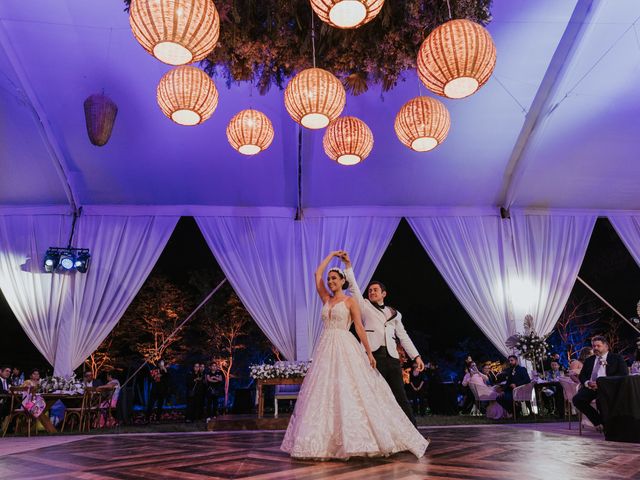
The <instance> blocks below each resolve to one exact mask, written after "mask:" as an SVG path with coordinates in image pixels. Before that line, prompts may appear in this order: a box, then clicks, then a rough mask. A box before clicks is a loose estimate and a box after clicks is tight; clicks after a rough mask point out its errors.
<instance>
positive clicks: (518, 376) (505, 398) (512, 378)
mask: <svg viewBox="0 0 640 480" xmlns="http://www.w3.org/2000/svg"><path fill="white" fill-rule="evenodd" d="M508 360H509V366H508V367H507V369H506V370H505V371H504V372H502V373H501V374H500V375H499V377H498V379H499V380H500V381H503V380H504V381H505V385H504V390H503V392H502V393H501V394H500V395H499V396H498V400H497V401H498V403H499V404H500V405H501V406H502V408H504V409H505V410H506V411H507V412H510V411H511V409H512V408H513V389H514V388H516V387H519V386H521V385H526V384H527V383H529V382H531V378H529V372H527V369H526V368H524V367H521V366H520V365H518V357H516V356H515V355H509V358H508Z"/></svg>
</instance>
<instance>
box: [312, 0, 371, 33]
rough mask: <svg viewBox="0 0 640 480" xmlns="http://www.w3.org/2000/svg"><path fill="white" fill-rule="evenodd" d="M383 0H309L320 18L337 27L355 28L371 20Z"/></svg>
mask: <svg viewBox="0 0 640 480" xmlns="http://www.w3.org/2000/svg"><path fill="white" fill-rule="evenodd" d="M382 5H384V0H311V8H313V11H314V12H316V14H317V15H318V17H320V20H322V21H323V22H325V23H328V24H329V25H331V26H332V27H337V28H357V27H359V26H360V25H364V24H365V23H368V22H370V21H371V20H373V19H374V18H375V17H376V15H378V13H380V10H381V9H382Z"/></svg>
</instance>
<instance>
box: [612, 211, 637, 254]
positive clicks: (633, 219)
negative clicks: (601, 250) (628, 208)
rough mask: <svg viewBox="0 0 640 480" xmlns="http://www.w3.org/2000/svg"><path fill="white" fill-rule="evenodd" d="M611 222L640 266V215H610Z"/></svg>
mask: <svg viewBox="0 0 640 480" xmlns="http://www.w3.org/2000/svg"><path fill="white" fill-rule="evenodd" d="M609 221H610V222H611V224H612V225H613V228H615V229H616V232H618V236H619V237H620V239H621V240H622V243H624V245H625V246H626V247H627V250H629V253H630V254H631V256H632V257H633V259H634V260H635V261H636V263H637V264H638V266H640V215H619V216H613V215H610V216H609Z"/></svg>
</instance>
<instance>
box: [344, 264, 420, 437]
mask: <svg viewBox="0 0 640 480" xmlns="http://www.w3.org/2000/svg"><path fill="white" fill-rule="evenodd" d="M340 258H342V261H343V262H344V265H345V271H344V273H345V277H346V279H347V281H348V282H349V291H350V292H351V295H353V298H355V299H356V300H357V301H358V304H359V305H360V310H361V312H360V313H361V315H362V323H363V324H364V328H365V330H366V331H367V337H368V339H369V345H370V346H371V350H372V352H373V356H374V358H375V359H376V364H377V368H378V371H379V372H380V373H381V374H382V376H383V377H384V379H385V380H386V381H387V383H388V384H389V387H391V391H392V392H393V395H394V396H395V397H396V401H397V402H398V405H400V408H402V410H404V413H405V414H406V415H407V417H409V420H411V422H412V423H413V424H414V425H415V424H416V419H415V417H414V415H413V410H412V408H411V404H410V403H409V399H408V398H407V393H406V391H405V389H404V382H403V381H402V368H401V365H400V355H398V349H397V348H396V338H397V339H399V340H400V344H401V345H402V348H404V350H405V351H406V352H407V355H409V358H411V360H413V361H414V362H416V364H417V366H418V370H419V371H422V370H424V363H423V361H422V359H421V358H420V354H419V353H418V350H416V347H415V346H414V345H413V342H412V341H411V339H410V338H409V335H407V332H406V330H405V329H404V326H403V325H402V315H401V314H400V312H398V311H397V310H395V309H394V308H391V307H389V306H387V305H385V304H384V298H385V297H386V296H387V290H386V288H385V287H384V285H383V284H382V283H380V282H375V281H374V282H371V283H370V284H369V288H368V291H367V294H368V297H369V299H368V300H365V299H364V297H363V296H362V293H361V292H360V287H358V284H357V283H356V278H355V276H354V274H353V268H352V265H351V260H350V259H349V255H348V254H347V252H342V255H341V256H340Z"/></svg>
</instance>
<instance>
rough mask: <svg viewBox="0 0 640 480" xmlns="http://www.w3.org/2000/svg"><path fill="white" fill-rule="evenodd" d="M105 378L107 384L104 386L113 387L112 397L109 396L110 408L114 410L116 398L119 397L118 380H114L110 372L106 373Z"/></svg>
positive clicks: (116, 402)
mask: <svg viewBox="0 0 640 480" xmlns="http://www.w3.org/2000/svg"><path fill="white" fill-rule="evenodd" d="M106 377H107V383H105V386H108V387H109V386H112V387H114V390H113V395H112V396H111V408H116V405H117V404H118V396H120V380H118V379H117V378H115V377H114V376H113V373H112V372H107V374H106Z"/></svg>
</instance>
